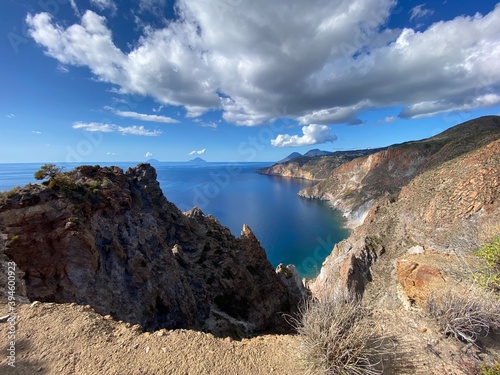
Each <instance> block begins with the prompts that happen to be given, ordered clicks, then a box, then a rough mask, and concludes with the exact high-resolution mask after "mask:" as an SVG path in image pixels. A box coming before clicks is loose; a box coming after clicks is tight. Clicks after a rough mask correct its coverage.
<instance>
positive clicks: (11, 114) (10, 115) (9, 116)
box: [5, 113, 16, 118]
mask: <svg viewBox="0 0 500 375" xmlns="http://www.w3.org/2000/svg"><path fill="white" fill-rule="evenodd" d="M5 117H7V118H14V117H16V115H15V114H13V113H10V114H8V115H6V116H5Z"/></svg>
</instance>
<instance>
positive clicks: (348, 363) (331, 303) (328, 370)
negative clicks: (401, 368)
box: [296, 288, 380, 375]
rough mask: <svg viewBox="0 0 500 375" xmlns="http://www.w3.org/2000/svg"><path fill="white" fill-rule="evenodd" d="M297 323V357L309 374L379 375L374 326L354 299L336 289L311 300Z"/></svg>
mask: <svg viewBox="0 0 500 375" xmlns="http://www.w3.org/2000/svg"><path fill="white" fill-rule="evenodd" d="M296 323H297V324H296V328H297V331H298V333H299V338H300V346H299V358H300V359H301V361H302V362H303V365H304V367H305V369H306V371H307V372H308V373H309V374H346V375H348V374H349V375H350V374H380V371H378V370H377V369H376V368H375V366H376V365H377V364H378V362H376V361H374V358H375V357H376V356H377V355H378V354H379V348H380V346H379V345H377V344H376V340H375V335H374V329H373V324H372V321H371V319H370V317H369V312H368V311H367V310H366V309H365V308H364V307H363V306H362V305H361V302H360V301H359V300H358V299H357V298H356V297H355V296H353V295H351V294H349V293H347V292H345V291H343V290H341V289H340V288H339V289H336V290H334V291H333V293H331V295H330V296H328V297H327V298H323V299H321V300H317V299H316V300H312V301H310V302H309V304H308V305H307V306H306V307H305V309H304V311H303V314H302V318H301V320H300V321H299V322H296Z"/></svg>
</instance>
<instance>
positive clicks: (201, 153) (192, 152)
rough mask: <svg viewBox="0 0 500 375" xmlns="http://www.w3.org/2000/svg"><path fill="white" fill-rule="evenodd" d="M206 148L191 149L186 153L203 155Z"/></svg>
mask: <svg viewBox="0 0 500 375" xmlns="http://www.w3.org/2000/svg"><path fill="white" fill-rule="evenodd" d="M205 151H206V149H205V148H204V149H203V150H199V151H191V152H190V153H189V154H188V155H203V154H204V153H205Z"/></svg>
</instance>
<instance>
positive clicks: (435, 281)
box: [396, 255, 446, 306]
mask: <svg viewBox="0 0 500 375" xmlns="http://www.w3.org/2000/svg"><path fill="white" fill-rule="evenodd" d="M419 259H422V256H419V255H417V256H406V257H402V258H400V259H398V260H397V261H396V274H397V277H398V280H399V283H400V285H401V287H402V289H403V292H404V293H405V295H406V297H407V298H408V300H409V301H410V302H411V303H416V304H417V305H419V306H423V304H424V303H425V301H426V300H427V298H428V297H429V296H430V295H431V294H432V293H434V292H435V291H437V290H439V289H443V287H444V286H445V284H446V280H445V279H444V278H443V275H442V274H441V271H440V270H439V269H438V268H436V267H434V266H432V265H429V264H425V263H417V261H418V260H419Z"/></svg>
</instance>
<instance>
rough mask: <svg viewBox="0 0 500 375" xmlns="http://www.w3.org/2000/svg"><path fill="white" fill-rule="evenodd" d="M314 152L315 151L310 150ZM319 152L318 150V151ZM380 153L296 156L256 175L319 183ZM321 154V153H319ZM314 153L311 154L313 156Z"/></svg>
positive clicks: (356, 152)
mask: <svg viewBox="0 0 500 375" xmlns="http://www.w3.org/2000/svg"><path fill="white" fill-rule="evenodd" d="M311 151H315V150H311ZM318 151H319V150H318ZM377 151H380V149H371V150H355V151H336V152H333V153H331V154H329V155H320V156H307V154H306V155H303V156H298V157H294V158H293V159H292V160H288V161H285V162H279V163H276V164H274V165H272V166H270V167H268V168H262V169H259V170H257V173H260V174H265V175H270V176H282V177H292V178H303V179H306V180H314V181H321V180H325V179H327V178H328V177H330V175H331V172H332V170H334V169H335V168H337V167H338V166H340V165H342V164H344V163H346V162H348V161H351V160H353V159H355V158H358V157H361V156H365V155H369V154H372V153H375V152H377ZM320 153H321V152H320ZM315 154H316V153H314V152H313V153H312V155H315Z"/></svg>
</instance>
